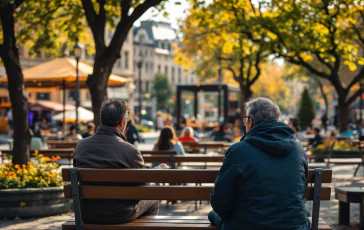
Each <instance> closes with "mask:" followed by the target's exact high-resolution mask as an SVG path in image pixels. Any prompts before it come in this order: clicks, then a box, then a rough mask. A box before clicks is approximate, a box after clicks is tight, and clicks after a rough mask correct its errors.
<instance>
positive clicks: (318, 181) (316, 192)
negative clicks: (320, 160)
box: [311, 168, 322, 230]
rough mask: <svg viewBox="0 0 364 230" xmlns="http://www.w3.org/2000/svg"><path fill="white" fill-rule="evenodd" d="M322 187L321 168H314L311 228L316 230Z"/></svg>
mask: <svg viewBox="0 0 364 230" xmlns="http://www.w3.org/2000/svg"><path fill="white" fill-rule="evenodd" d="M321 187H322V169H320V168H317V169H315V187H314V189H313V207H312V227H311V229H312V230H318V223H319V217H320V201H321Z"/></svg>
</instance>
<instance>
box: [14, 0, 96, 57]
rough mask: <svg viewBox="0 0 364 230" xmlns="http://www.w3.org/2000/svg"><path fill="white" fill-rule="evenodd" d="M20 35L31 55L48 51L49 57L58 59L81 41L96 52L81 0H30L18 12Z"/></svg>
mask: <svg viewBox="0 0 364 230" xmlns="http://www.w3.org/2000/svg"><path fill="white" fill-rule="evenodd" d="M15 18H16V20H17V25H20V26H18V27H17V28H16V36H17V40H18V43H19V44H26V45H27V46H28V48H29V51H30V52H29V53H30V55H31V56H34V55H35V54H36V53H39V52H41V51H42V50H44V51H45V53H46V55H48V56H54V57H58V56H61V55H62V54H63V51H64V49H65V48H68V50H72V47H73V45H74V43H75V41H76V39H78V40H79V41H80V42H81V43H83V44H85V46H86V49H87V51H88V53H90V54H92V53H93V47H94V45H93V43H92V39H91V38H90V33H89V31H88V30H87V29H86V28H87V22H86V18H85V17H84V11H83V9H82V5H81V1H80V0H53V1H48V0H28V1H25V2H24V3H23V4H22V5H21V6H20V7H19V8H18V10H17V11H16V14H15Z"/></svg>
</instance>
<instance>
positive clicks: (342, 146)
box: [312, 141, 359, 157]
mask: <svg viewBox="0 0 364 230" xmlns="http://www.w3.org/2000/svg"><path fill="white" fill-rule="evenodd" d="M330 149H331V143H330V142H328V143H325V144H321V145H318V146H317V147H316V148H313V149H312V153H313V154H315V155H326V154H328V153H329V152H330ZM358 153H359V150H358V148H356V147H353V146H352V145H351V144H349V143H348V142H346V141H339V142H336V143H335V145H334V149H333V153H332V155H333V157H334V156H335V155H343V156H345V154H347V155H348V157H349V155H350V156H351V155H353V154H358Z"/></svg>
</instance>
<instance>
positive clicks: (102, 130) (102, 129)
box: [96, 125, 126, 141]
mask: <svg viewBox="0 0 364 230" xmlns="http://www.w3.org/2000/svg"><path fill="white" fill-rule="evenodd" d="M96 134H100V135H110V136H118V137H120V138H121V139H123V140H124V141H126V137H125V135H124V134H123V133H121V132H120V131H119V130H118V129H117V128H114V127H110V126H104V125H100V126H99V127H97V130H96Z"/></svg>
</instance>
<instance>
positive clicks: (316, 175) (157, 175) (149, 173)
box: [62, 168, 332, 230]
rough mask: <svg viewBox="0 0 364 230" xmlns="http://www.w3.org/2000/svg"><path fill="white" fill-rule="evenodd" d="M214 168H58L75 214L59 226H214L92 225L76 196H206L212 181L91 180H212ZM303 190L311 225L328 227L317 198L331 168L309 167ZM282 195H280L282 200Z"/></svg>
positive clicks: (177, 220) (201, 224) (186, 219)
mask: <svg viewBox="0 0 364 230" xmlns="http://www.w3.org/2000/svg"><path fill="white" fill-rule="evenodd" d="M217 174H218V170H178V169H174V170H173V169H170V170H151V169H77V168H71V169H65V168H64V169H62V177H63V180H64V181H65V182H71V184H66V185H64V194H65V197H66V198H72V199H73V205H74V211H75V218H74V219H71V220H69V221H68V222H66V223H65V224H63V225H62V227H63V229H65V230H71V229H77V230H81V229H143V230H144V229H155V230H156V229H172V228H176V229H179V230H187V229H188V230H191V229H194V230H196V229H216V228H215V227H214V226H213V225H211V224H210V223H209V222H208V220H207V217H196V216H173V217H166V216H153V217H151V216H148V217H142V218H140V219H137V220H135V221H133V222H131V223H127V224H114V225H100V224H97V225H94V224H87V223H83V222H82V219H81V207H80V199H121V200H183V201H184V200H209V199H210V192H211V191H212V189H213V186H212V185H204V186H191V185H187V186H171V185H169V186H158V185H144V186H115V185H113V186H109V185H102V186H95V185H81V184H79V182H91V183H106V182H109V183H110V182H114V183H204V184H206V183H207V184H211V183H214V181H215V179H216V176H217ZM306 180H307V182H308V187H307V188H306V191H305V197H306V199H307V200H313V211H312V225H311V226H312V229H313V230H317V229H321V230H328V229H331V228H330V226H328V225H327V224H326V223H325V222H324V221H323V220H322V219H320V218H319V212H320V201H321V200H330V195H331V188H330V187H328V186H323V185H322V183H331V180H332V171H331V170H327V169H325V170H322V169H315V170H309V173H308V176H307V178H306ZM283 199H284V197H282V200H283Z"/></svg>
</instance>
